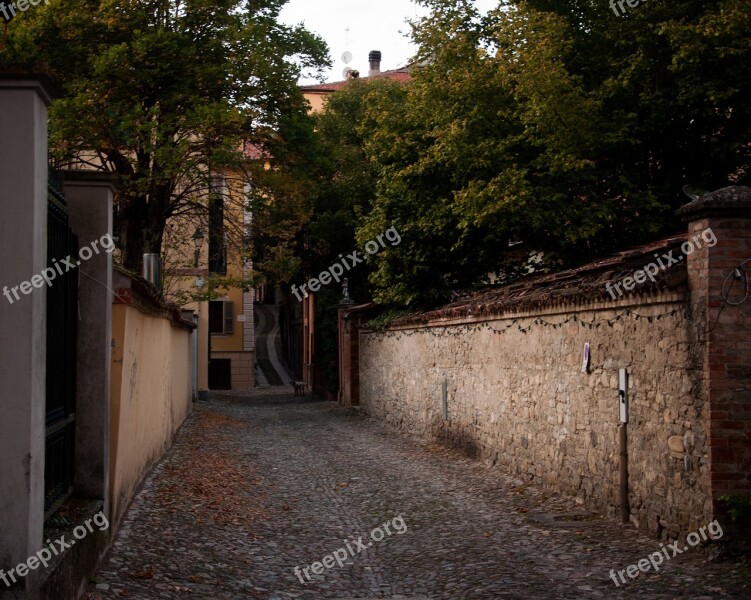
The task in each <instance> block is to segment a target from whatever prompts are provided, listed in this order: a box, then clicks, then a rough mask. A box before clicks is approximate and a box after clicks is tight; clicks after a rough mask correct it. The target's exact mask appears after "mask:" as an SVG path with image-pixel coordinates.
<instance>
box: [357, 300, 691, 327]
mask: <svg viewBox="0 0 751 600" xmlns="http://www.w3.org/2000/svg"><path fill="white" fill-rule="evenodd" d="M640 299H641V300H642V301H639V300H640ZM644 300H647V301H646V302H645V301H644ZM685 302H686V296H685V293H683V292H671V291H666V292H662V293H659V294H656V295H649V296H642V297H641V298H640V297H633V296H629V297H627V298H624V299H623V300H622V301H618V302H590V303H575V304H574V303H567V304H563V303H562V304H560V305H558V306H548V307H545V308H541V309H538V310H521V311H520V310H516V311H514V310H509V311H503V312H498V313H496V314H482V315H475V316H472V315H468V316H464V317H455V318H435V319H431V320H429V321H426V322H420V323H415V322H411V323H404V324H398V323H396V324H392V325H389V326H388V327H387V328H386V331H406V330H414V329H429V328H434V327H454V326H461V325H473V324H477V323H491V322H494V321H510V320H512V319H534V318H539V317H555V316H565V315H571V314H579V313H587V312H603V311H607V310H615V311H617V310H623V309H637V308H640V309H644V310H648V309H649V308H650V307H659V306H666V305H676V306H677V305H683V304H685ZM647 316H649V315H647ZM363 333H379V332H375V331H372V330H369V329H367V328H363Z"/></svg>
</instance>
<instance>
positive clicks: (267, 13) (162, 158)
mask: <svg viewBox="0 0 751 600" xmlns="http://www.w3.org/2000/svg"><path fill="white" fill-rule="evenodd" d="M285 3H286V0H65V1H62V0H51V2H50V3H49V5H40V6H38V7H31V8H30V9H29V10H28V11H27V12H25V13H23V14H20V15H19V16H18V17H17V18H16V19H14V20H13V21H12V22H11V23H10V26H9V29H10V35H9V39H8V45H7V48H6V49H5V51H4V52H3V53H2V58H1V59H0V60H2V62H3V63H4V64H6V65H7V64H9V63H12V62H24V63H35V64H45V65H47V68H48V69H49V71H50V73H51V75H52V77H53V78H54V80H55V81H56V82H57V83H58V85H59V87H60V90H61V97H60V98H59V99H58V100H56V101H55V103H54V104H53V105H52V107H51V110H50V124H51V133H52V141H53V150H54V152H55V154H56V156H57V158H58V160H60V161H61V163H63V164H75V163H79V164H83V165H85V166H86V167H87V168H95V169H103V170H109V171H113V172H115V173H117V174H118V175H119V176H120V183H121V192H120V194H119V196H118V198H117V203H118V209H119V210H118V215H119V218H120V219H119V221H120V235H121V240H122V242H123V244H124V248H123V256H124V263H125V265H126V266H128V267H131V268H133V269H136V270H137V269H138V266H139V264H140V261H141V256H142V254H143V253H144V252H159V251H160V249H161V245H162V237H163V233H164V227H165V224H166V222H167V220H168V219H169V218H170V217H173V216H178V215H183V214H185V213H186V212H187V213H190V212H196V211H201V210H205V205H206V202H205V199H206V195H207V194H208V193H209V188H210V186H209V182H210V174H211V172H212V171H215V170H216V169H222V170H224V172H227V171H226V169H227V168H234V169H237V170H238V172H239V171H241V170H242V169H243V166H244V164H245V162H246V160H245V159H246V157H245V156H244V154H243V152H242V148H243V144H242V142H243V141H244V140H250V141H252V142H254V143H255V144H257V145H260V146H262V145H263V144H264V143H265V142H266V141H267V140H268V139H269V138H270V137H271V136H272V135H273V132H274V131H275V130H276V128H277V126H278V123H279V121H280V119H281V118H282V116H288V115H290V114H293V113H303V112H304V110H305V107H304V102H303V100H302V97H301V95H300V93H299V90H298V88H297V85H296V82H297V79H298V76H299V75H300V73H301V70H311V69H312V70H313V71H315V70H316V69H318V68H320V67H321V66H323V65H325V64H326V63H327V59H326V58H325V53H326V47H325V44H324V43H323V42H322V40H320V39H319V38H317V37H316V36H314V35H313V34H311V33H309V32H308V31H307V30H305V29H304V28H303V27H302V26H298V27H287V26H284V25H282V24H280V22H279V19H278V17H279V12H280V10H281V8H282V7H283V5H284V4H285Z"/></svg>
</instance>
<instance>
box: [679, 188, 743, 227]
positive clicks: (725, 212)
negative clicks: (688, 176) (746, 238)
mask: <svg viewBox="0 0 751 600" xmlns="http://www.w3.org/2000/svg"><path fill="white" fill-rule="evenodd" d="M675 214H676V215H678V216H679V217H681V219H683V221H685V222H688V221H696V220H699V219H703V218H706V217H751V188H748V187H745V186H730V187H725V188H722V189H719V190H716V191H714V192H711V193H709V194H705V195H704V196H702V197H701V198H697V199H696V200H693V201H691V202H689V203H688V204H685V205H683V206H682V207H681V208H679V209H678V210H677V211H676V213H675Z"/></svg>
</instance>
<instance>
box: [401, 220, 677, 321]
mask: <svg viewBox="0 0 751 600" xmlns="http://www.w3.org/2000/svg"><path fill="white" fill-rule="evenodd" d="M686 238H687V235H686V234H682V235H677V236H672V237H669V238H664V239H661V240H657V241H655V242H651V243H649V244H644V245H642V246H638V247H635V248H629V249H628V250H623V251H622V252H619V253H617V254H614V255H612V256H609V257H607V258H603V259H600V260H597V261H594V262H591V263H589V264H586V265H583V266H581V267H577V268H575V269H568V270H566V271H559V272H557V273H549V274H546V275H537V276H530V277H525V278H523V279H521V280H519V281H516V282H514V283H511V284H509V285H505V286H502V287H498V288H493V289H490V290H486V291H481V292H475V293H472V294H468V295H466V296H464V297H463V298H461V299H459V300H457V301H455V302H452V303H450V304H447V305H445V306H442V307H440V308H437V309H435V310H431V311H428V312H423V313H415V314H411V315H407V316H405V317H402V318H401V319H397V320H395V321H394V322H393V323H392V326H396V327H398V326H404V325H419V324H425V323H428V322H430V321H435V320H438V319H441V320H443V319H461V318H466V317H480V316H489V315H496V314H501V313H505V312H510V311H514V312H517V311H525V310H537V309H541V308H548V307H552V306H556V305H562V304H567V303H570V302H607V301H612V300H613V297H612V296H611V295H610V294H609V293H608V292H607V290H606V287H605V285H606V284H607V283H609V282H620V281H621V280H623V278H624V277H628V276H633V274H634V272H635V271H638V270H640V269H641V268H642V267H644V266H646V265H647V264H649V263H650V262H654V263H657V258H655V254H658V256H660V257H662V255H663V254H668V253H669V252H670V251H671V250H672V251H673V255H672V256H674V257H676V258H677V257H678V256H679V255H680V246H681V244H682V243H683V242H685V241H686ZM665 262H667V261H663V263H665ZM686 279H687V269H686V261H685V260H682V261H681V262H680V263H678V264H676V265H672V266H669V267H667V268H666V269H664V270H660V271H659V273H658V274H657V275H656V276H655V282H654V283H653V282H652V281H650V280H649V279H647V281H646V282H645V283H641V284H637V285H636V288H635V289H634V290H632V291H631V292H628V291H625V290H624V292H625V293H624V296H623V297H626V296H629V295H642V294H654V293H657V292H659V291H662V290H675V291H681V290H684V289H685V286H686ZM621 289H623V288H621Z"/></svg>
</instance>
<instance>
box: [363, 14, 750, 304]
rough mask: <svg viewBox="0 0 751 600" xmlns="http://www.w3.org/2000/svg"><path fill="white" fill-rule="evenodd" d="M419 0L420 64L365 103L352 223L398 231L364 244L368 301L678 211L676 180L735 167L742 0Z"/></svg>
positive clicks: (745, 118)
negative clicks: (365, 206) (373, 186)
mask: <svg viewBox="0 0 751 600" xmlns="http://www.w3.org/2000/svg"><path fill="white" fill-rule="evenodd" d="M422 3H423V4H425V5H426V6H429V7H430V8H431V10H432V12H431V14H430V15H429V16H428V17H426V18H424V19H422V20H420V21H419V22H418V23H416V24H415V26H414V32H413V34H414V38H415V40H416V41H417V42H418V44H419V47H420V50H419V56H418V58H419V59H420V61H421V66H420V67H419V68H415V69H414V71H413V81H412V83H411V84H410V85H409V86H407V87H406V88H405V89H404V91H403V96H402V97H400V98H392V99H389V98H383V97H380V98H378V99H377V102H374V103H372V104H371V105H370V106H369V107H368V109H367V111H366V117H365V120H366V122H367V123H368V124H367V127H368V128H369V129H370V130H372V131H373V132H374V133H373V134H372V136H370V137H369V138H368V140H367V145H366V148H367V153H368V156H369V157H370V158H371V159H372V160H375V161H376V163H377V166H378V169H379V181H378V193H377V197H376V199H375V200H374V202H373V205H372V211H371V212H370V213H369V214H368V215H367V216H365V218H364V219H363V221H362V223H361V224H360V227H359V229H358V233H357V236H358V240H359V241H360V242H361V243H363V242H364V241H365V240H367V239H372V237H373V236H374V235H375V234H377V233H379V232H381V231H383V230H384V229H385V228H387V227H389V226H392V225H393V226H396V227H397V229H398V230H399V231H400V232H401V234H402V237H403V242H402V244H401V245H400V246H399V248H398V249H395V250H394V251H392V252H389V253H384V254H382V255H378V256H376V257H375V264H376V267H377V268H376V270H375V272H374V274H373V275H372V277H371V281H372V283H373V284H374V285H375V298H376V300H377V301H379V302H381V303H386V304H398V305H403V306H404V305H406V306H409V307H427V306H434V305H436V304H438V303H441V302H443V301H445V300H447V299H449V298H450V297H451V295H452V293H453V292H457V291H463V290H467V289H472V288H474V287H477V286H480V285H483V284H484V283H486V282H487V281H488V277H487V275H488V274H490V273H494V274H496V275H498V276H500V277H501V280H502V281H503V280H506V281H507V280H509V279H511V278H514V277H517V276H519V275H522V274H524V273H526V272H528V271H529V270H530V265H529V259H530V257H531V256H535V257H537V258H540V259H541V262H540V263H539V264H538V265H537V266H536V267H535V268H537V269H540V268H542V269H547V268H560V267H561V266H568V265H574V264H576V263H581V262H585V261H588V260H592V258H593V257H595V256H597V255H599V254H602V253H605V252H608V251H612V250H613V249H615V248H618V247H622V246H625V245H632V244H635V243H638V242H640V241H642V240H645V239H647V238H650V237H653V236H654V235H655V234H657V233H659V232H660V231H666V230H668V229H671V228H672V227H674V226H675V225H676V222H675V220H674V219H673V217H672V209H674V208H676V207H677V206H679V205H680V204H681V203H683V202H684V201H685V198H683V197H682V196H681V191H680V190H681V187H682V186H683V185H685V184H687V183H694V184H698V185H700V186H703V187H705V188H707V189H712V188H716V187H720V186H722V185H728V184H731V183H740V184H743V183H747V182H748V178H749V176H750V175H751V174H750V172H749V152H750V151H751V144H750V141H749V139H748V131H749V125H750V124H751V123H750V122H749V115H751V94H750V93H749V92H751V75H749V73H748V69H744V68H743V67H742V65H743V64H748V62H749V59H750V58H751V43H749V41H751V18H750V17H749V14H748V11H745V12H744V11H743V6H744V5H746V6H747V3H746V2H743V1H742V0H726V1H720V2H701V1H699V0H692V1H689V0H684V1H683V2H677V3H671V4H670V6H665V5H663V4H661V3H647V4H644V5H640V6H639V7H637V8H634V9H631V12H629V13H628V14H627V15H625V16H623V17H617V16H615V15H614V14H613V13H612V12H609V8H608V7H607V3H602V4H599V5H598V4H596V3H589V2H580V1H577V0H570V1H566V0H564V1H558V0H555V1H553V0H548V1H545V0H538V1H530V2H513V3H512V2H507V3H504V4H503V5H502V6H501V7H499V9H498V10H495V11H491V12H490V13H489V14H488V15H486V16H481V15H480V14H478V12H477V11H476V10H475V9H474V6H473V3H472V2H469V1H468V0H461V1H458V2H457V1H455V0H423V1H422Z"/></svg>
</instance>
